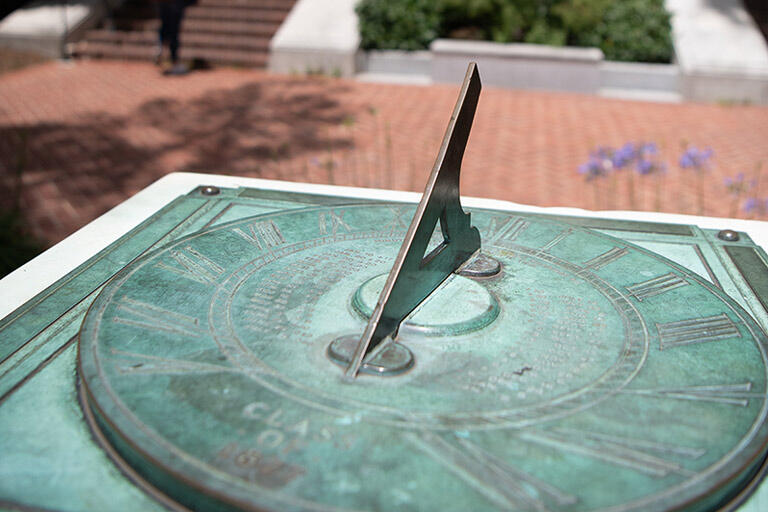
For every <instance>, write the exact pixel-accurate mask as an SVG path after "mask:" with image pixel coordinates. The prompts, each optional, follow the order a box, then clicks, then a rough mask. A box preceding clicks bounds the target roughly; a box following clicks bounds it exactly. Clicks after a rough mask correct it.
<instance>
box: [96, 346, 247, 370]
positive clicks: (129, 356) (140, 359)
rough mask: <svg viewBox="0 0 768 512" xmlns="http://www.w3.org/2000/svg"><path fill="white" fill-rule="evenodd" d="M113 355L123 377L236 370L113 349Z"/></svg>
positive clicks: (117, 368)
mask: <svg viewBox="0 0 768 512" xmlns="http://www.w3.org/2000/svg"><path fill="white" fill-rule="evenodd" d="M111 353H112V354H113V355H114V356H115V359H116V361H115V369H116V370H117V371H118V372H119V373H121V374H123V375H151V374H166V375H167V374H189V373H218V372H234V371H236V370H235V369H234V368H231V367H229V366H220V365H217V364H210V363H202V362H198V361H185V360H182V359H167V358H165V357H157V356H149V355H146V354H137V353H135V352H126V351H123V350H118V349H115V348H113V349H112V350H111Z"/></svg>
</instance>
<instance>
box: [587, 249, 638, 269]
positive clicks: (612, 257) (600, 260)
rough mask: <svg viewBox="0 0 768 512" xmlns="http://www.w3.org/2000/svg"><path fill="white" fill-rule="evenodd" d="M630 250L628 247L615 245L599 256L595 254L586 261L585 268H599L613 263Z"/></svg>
mask: <svg viewBox="0 0 768 512" xmlns="http://www.w3.org/2000/svg"><path fill="white" fill-rule="evenodd" d="M628 253H629V251H628V250H627V248H626V247H613V248H611V249H609V250H608V251H606V252H604V253H603V254H600V255H599V256H595V257H594V258H592V259H591V260H589V261H587V262H586V263H584V268H585V269H589V270H599V269H601V268H603V267H604V266H606V265H607V264H609V263H612V262H614V261H616V260H617V259H619V258H621V257H622V256H624V255H625V254H628Z"/></svg>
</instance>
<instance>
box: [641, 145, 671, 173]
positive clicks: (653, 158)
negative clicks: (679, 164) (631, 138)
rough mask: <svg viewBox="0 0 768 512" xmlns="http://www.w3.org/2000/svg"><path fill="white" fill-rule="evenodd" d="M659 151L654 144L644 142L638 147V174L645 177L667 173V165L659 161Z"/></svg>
mask: <svg viewBox="0 0 768 512" xmlns="http://www.w3.org/2000/svg"><path fill="white" fill-rule="evenodd" d="M658 154H659V149H658V147H656V144H655V143H654V142H644V143H642V144H640V145H638V147H637V166H636V168H637V172H638V173H639V174H641V175H643V176H647V175H649V174H663V173H665V172H667V164H665V163H664V162H659V161H658Z"/></svg>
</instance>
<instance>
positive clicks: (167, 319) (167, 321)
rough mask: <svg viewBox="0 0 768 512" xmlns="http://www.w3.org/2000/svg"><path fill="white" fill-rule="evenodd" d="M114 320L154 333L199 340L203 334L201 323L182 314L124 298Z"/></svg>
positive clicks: (119, 304) (118, 306)
mask: <svg viewBox="0 0 768 512" xmlns="http://www.w3.org/2000/svg"><path fill="white" fill-rule="evenodd" d="M112 320H113V321H114V322H116V323H119V324H124V325H132V326H134V327H141V328H143V329H149V330H152V331H165V332H170V333H173V334H180V335H183V336H191V337H193V338H197V337H198V336H200V334H201V333H202V329H201V328H200V325H199V324H200V322H199V321H198V319H197V318H192V317H189V316H187V315H182V314H181V313H174V312H173V311H168V310H167V309H163V308H161V307H158V306H155V305H153V304H148V303H146V302H141V301H138V300H133V299H129V298H127V297H123V298H122V299H120V300H119V301H118V302H117V314H116V316H114V317H113V318H112Z"/></svg>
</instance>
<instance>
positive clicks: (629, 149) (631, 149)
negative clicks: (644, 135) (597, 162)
mask: <svg viewBox="0 0 768 512" xmlns="http://www.w3.org/2000/svg"><path fill="white" fill-rule="evenodd" d="M636 157H637V151H636V150H635V145H634V144H632V143H631V142H627V143H626V144H624V145H623V146H621V147H620V148H619V149H617V150H616V151H615V152H614V153H613V158H612V159H611V161H612V163H613V167H614V169H617V170H618V169H623V168H624V167H627V166H628V165H629V164H631V163H632V161H633V160H634V159H635V158H636Z"/></svg>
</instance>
